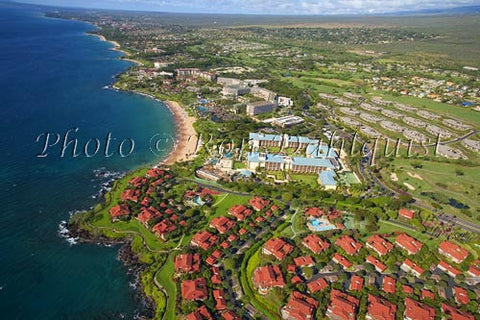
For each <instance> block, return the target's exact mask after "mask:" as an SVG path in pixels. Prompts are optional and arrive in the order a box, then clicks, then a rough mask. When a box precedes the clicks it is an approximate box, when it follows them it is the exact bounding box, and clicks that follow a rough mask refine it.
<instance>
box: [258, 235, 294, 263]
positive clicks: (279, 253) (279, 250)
mask: <svg viewBox="0 0 480 320" xmlns="http://www.w3.org/2000/svg"><path fill="white" fill-rule="evenodd" d="M292 250H293V246H292V245H291V244H289V243H287V242H286V241H285V240H283V239H281V238H272V239H270V240H268V241H267V242H266V243H265V245H264V246H263V249H262V253H263V254H265V255H273V256H274V257H275V258H277V260H280V261H282V260H283V259H285V257H286V256H287V255H288V254H289V253H290V252H292Z"/></svg>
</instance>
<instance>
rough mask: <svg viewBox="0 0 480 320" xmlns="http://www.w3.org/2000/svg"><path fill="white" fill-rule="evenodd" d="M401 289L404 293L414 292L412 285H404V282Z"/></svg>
mask: <svg viewBox="0 0 480 320" xmlns="http://www.w3.org/2000/svg"><path fill="white" fill-rule="evenodd" d="M402 291H403V293H405V294H413V292H414V291H413V288H412V287H410V286H407V285H405V284H404V285H402Z"/></svg>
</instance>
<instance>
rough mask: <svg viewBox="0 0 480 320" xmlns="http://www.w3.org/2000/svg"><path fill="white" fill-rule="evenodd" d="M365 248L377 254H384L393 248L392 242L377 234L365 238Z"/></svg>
mask: <svg viewBox="0 0 480 320" xmlns="http://www.w3.org/2000/svg"><path fill="white" fill-rule="evenodd" d="M366 246H367V248H370V249H372V250H374V251H375V252H376V253H377V254H378V255H379V256H383V255H386V254H387V253H389V252H390V251H391V250H392V249H393V244H392V243H391V242H389V241H387V240H385V239H383V238H382V237H380V236H379V235H378V234H375V235H373V236H371V237H369V238H368V239H367V243H366Z"/></svg>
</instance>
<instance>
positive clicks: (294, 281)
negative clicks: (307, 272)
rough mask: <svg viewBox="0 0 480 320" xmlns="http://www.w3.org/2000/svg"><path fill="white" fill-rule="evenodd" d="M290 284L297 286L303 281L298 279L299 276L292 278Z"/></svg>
mask: <svg viewBox="0 0 480 320" xmlns="http://www.w3.org/2000/svg"><path fill="white" fill-rule="evenodd" d="M291 282H292V284H299V283H303V279H302V278H300V277H299V276H293V277H292V280H291Z"/></svg>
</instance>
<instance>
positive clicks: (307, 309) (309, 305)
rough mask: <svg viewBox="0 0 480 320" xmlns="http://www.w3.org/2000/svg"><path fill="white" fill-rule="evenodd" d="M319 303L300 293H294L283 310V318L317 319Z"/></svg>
mask: <svg viewBox="0 0 480 320" xmlns="http://www.w3.org/2000/svg"><path fill="white" fill-rule="evenodd" d="M317 307H318V301H316V300H315V299H313V298H311V297H309V296H307V295H304V294H302V293H300V292H298V291H293V292H292V294H291V295H290V299H289V300H288V302H287V304H286V305H285V306H284V307H283V308H282V318H283V319H287V320H309V319H315V310H316V309H317Z"/></svg>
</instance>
